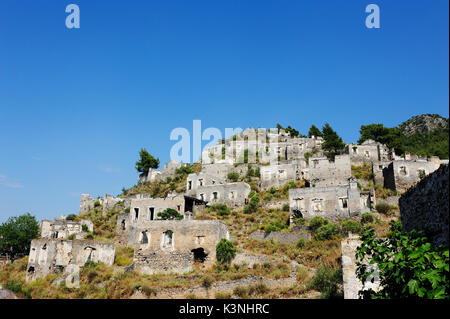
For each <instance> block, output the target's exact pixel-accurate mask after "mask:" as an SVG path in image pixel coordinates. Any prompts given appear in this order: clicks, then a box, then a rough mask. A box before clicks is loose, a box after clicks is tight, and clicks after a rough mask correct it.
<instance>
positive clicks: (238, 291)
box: [233, 286, 248, 298]
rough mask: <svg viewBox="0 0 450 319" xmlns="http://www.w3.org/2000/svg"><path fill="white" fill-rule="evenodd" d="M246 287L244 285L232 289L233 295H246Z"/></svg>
mask: <svg viewBox="0 0 450 319" xmlns="http://www.w3.org/2000/svg"><path fill="white" fill-rule="evenodd" d="M247 293H248V292H247V289H246V288H245V287H242V286H239V287H236V288H234V289H233V295H236V296H238V297H240V298H245V297H247Z"/></svg>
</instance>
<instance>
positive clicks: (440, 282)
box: [356, 221, 450, 299]
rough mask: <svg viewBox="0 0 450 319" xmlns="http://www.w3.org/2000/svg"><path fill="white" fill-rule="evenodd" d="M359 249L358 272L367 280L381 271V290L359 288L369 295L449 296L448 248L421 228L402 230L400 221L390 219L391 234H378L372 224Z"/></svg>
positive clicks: (362, 238)
mask: <svg viewBox="0 0 450 319" xmlns="http://www.w3.org/2000/svg"><path fill="white" fill-rule="evenodd" d="M361 240H362V244H361V245H360V246H359V247H358V248H357V249H356V258H357V262H356V265H357V276H358V278H359V280H361V282H366V281H367V280H368V278H370V277H371V276H373V275H374V272H375V271H376V270H375V269H373V267H369V266H368V265H367V264H365V263H364V262H363V260H365V259H366V258H368V259H369V260H370V265H374V264H376V266H377V268H378V271H379V278H380V290H379V291H378V292H375V291H373V290H372V289H369V290H364V291H360V292H359V296H360V297H362V298H369V299H398V298H428V299H449V287H450V285H449V250H448V247H443V246H441V247H437V248H433V247H432V246H431V244H430V243H429V242H428V240H427V238H426V237H424V236H423V235H422V234H421V232H419V231H416V230H413V231H411V232H409V233H406V232H403V231H402V230H401V223H400V222H399V221H398V222H395V221H391V224H390V232H389V237H387V238H376V237H375V230H374V229H373V228H369V229H367V230H366V231H365V232H364V233H363V234H362V235H361Z"/></svg>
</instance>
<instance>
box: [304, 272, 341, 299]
mask: <svg viewBox="0 0 450 319" xmlns="http://www.w3.org/2000/svg"><path fill="white" fill-rule="evenodd" d="M341 284H342V270H341V269H338V270H335V269H332V268H329V267H327V266H321V267H319V269H318V270H317V272H316V274H315V276H314V279H313V281H312V283H311V288H313V289H316V290H318V291H320V292H321V293H322V294H321V298H322V299H336V298H343V293H342V290H341V288H340V286H341Z"/></svg>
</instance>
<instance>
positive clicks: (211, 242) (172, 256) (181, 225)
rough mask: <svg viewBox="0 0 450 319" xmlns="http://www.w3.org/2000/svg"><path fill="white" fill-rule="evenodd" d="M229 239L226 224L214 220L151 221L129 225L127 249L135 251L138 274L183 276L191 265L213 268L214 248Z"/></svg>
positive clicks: (191, 267) (135, 267) (135, 264)
mask: <svg viewBox="0 0 450 319" xmlns="http://www.w3.org/2000/svg"><path fill="white" fill-rule="evenodd" d="M229 237H230V235H229V231H228V228H227V226H226V224H225V223H224V222H221V221H217V220H154V221H146V222H143V223H139V224H136V225H135V224H131V225H130V228H129V229H128V246H131V247H134V249H135V255H134V263H133V267H134V269H135V270H136V271H138V272H141V273H146V274H154V273H184V272H187V271H190V270H192V269H193V267H194V264H196V265H198V266H199V267H210V266H211V265H213V264H214V263H215V260H216V245H217V244H218V242H219V241H220V239H222V238H226V239H229Z"/></svg>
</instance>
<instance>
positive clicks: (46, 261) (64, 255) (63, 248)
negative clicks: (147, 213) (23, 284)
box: [27, 238, 115, 280]
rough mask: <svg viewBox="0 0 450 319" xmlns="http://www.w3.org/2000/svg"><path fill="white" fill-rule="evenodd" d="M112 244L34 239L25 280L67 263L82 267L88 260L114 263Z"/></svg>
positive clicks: (63, 266)
mask: <svg viewBox="0 0 450 319" xmlns="http://www.w3.org/2000/svg"><path fill="white" fill-rule="evenodd" d="M114 257H115V247H114V244H110V243H100V242H97V241H94V240H60V239H48V238H41V239H34V240H32V241H31V247H30V254H29V257H28V266H27V280H33V279H36V278H38V277H45V276H47V275H48V274H50V273H56V272H62V271H63V270H64V268H65V267H67V266H68V265H72V264H73V265H76V266H78V267H82V266H83V265H84V264H85V263H86V262H87V261H88V260H92V261H94V262H103V263H105V264H106V265H112V264H113V263H114Z"/></svg>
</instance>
